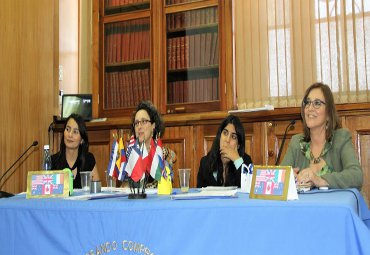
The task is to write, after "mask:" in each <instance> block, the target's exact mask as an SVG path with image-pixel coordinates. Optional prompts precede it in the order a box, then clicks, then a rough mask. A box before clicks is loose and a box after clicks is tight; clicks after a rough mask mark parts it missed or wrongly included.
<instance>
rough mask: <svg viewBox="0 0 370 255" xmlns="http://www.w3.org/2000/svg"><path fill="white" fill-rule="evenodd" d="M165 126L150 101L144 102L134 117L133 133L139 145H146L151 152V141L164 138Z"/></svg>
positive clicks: (137, 108) (138, 107) (140, 104)
mask: <svg viewBox="0 0 370 255" xmlns="http://www.w3.org/2000/svg"><path fill="white" fill-rule="evenodd" d="M163 132H164V124H163V121H162V118H161V115H160V114H159V113H158V111H157V109H156V108H155V107H154V105H153V104H152V103H151V102H150V101H142V102H140V103H139V105H138V106H137V107H136V111H135V113H134V115H133V116H132V133H133V134H134V136H135V138H136V139H138V140H139V143H140V144H141V143H143V142H144V143H145V146H146V149H147V151H150V139H151V138H152V137H153V139H156V138H157V137H160V136H163Z"/></svg>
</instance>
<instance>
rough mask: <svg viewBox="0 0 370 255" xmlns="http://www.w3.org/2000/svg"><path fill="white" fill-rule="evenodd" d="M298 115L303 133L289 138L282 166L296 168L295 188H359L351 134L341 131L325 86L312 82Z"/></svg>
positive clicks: (330, 96) (360, 181)
mask: <svg viewBox="0 0 370 255" xmlns="http://www.w3.org/2000/svg"><path fill="white" fill-rule="evenodd" d="M301 116H302V120H303V129H304V133H303V134H299V135H295V136H293V137H292V140H291V142H290V144H289V147H288V150H287V153H286V155H285V157H284V159H283V161H282V162H281V165H285V166H292V167H293V168H294V169H295V172H296V173H297V184H298V185H304V186H310V187H329V188H358V189H361V187H362V182H363V173H362V169H361V166H360V163H359V161H358V159H357V155H356V153H355V150H354V147H353V144H352V139H351V133H350V132H349V131H348V130H346V129H342V128H341V124H340V123H339V119H338V116H337V111H336V109H335V103H334V98H333V94H332V92H331V90H330V88H329V86H328V85H325V84H323V83H314V84H312V85H311V86H310V87H309V88H308V89H307V90H306V92H305V95H304V97H303V101H302V106H301Z"/></svg>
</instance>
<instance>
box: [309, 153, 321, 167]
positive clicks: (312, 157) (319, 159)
mask: <svg viewBox="0 0 370 255" xmlns="http://www.w3.org/2000/svg"><path fill="white" fill-rule="evenodd" d="M310 153H311V155H310V156H311V160H313V163H314V164H318V163H320V161H321V154H320V156H318V157H317V158H315V157H314V155H313V154H312V151H311V152H310Z"/></svg>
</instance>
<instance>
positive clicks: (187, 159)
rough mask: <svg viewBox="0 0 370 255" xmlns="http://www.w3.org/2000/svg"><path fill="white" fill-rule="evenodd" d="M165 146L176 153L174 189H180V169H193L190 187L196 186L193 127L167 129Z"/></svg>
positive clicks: (164, 137) (164, 138) (164, 139)
mask: <svg viewBox="0 0 370 255" xmlns="http://www.w3.org/2000/svg"><path fill="white" fill-rule="evenodd" d="M162 142H163V146H165V147H168V148H170V149H171V150H173V151H174V152H175V153H176V157H177V161H176V163H175V164H174V165H173V172H174V180H173V187H175V188H178V187H179V180H178V176H179V175H178V169H179V168H191V174H190V184H189V185H190V187H192V188H193V187H195V186H196V176H195V169H194V153H193V152H194V148H193V144H194V139H193V127H191V126H183V127H166V130H165V132H164V136H163V139H162Z"/></svg>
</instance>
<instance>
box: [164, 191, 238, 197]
mask: <svg viewBox="0 0 370 255" xmlns="http://www.w3.org/2000/svg"><path fill="white" fill-rule="evenodd" d="M236 192H237V190H236V189H234V190H202V191H201V192H194V193H183V194H176V195H172V196H171V199H174V200H192V199H211V198H235V197H237V195H236Z"/></svg>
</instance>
